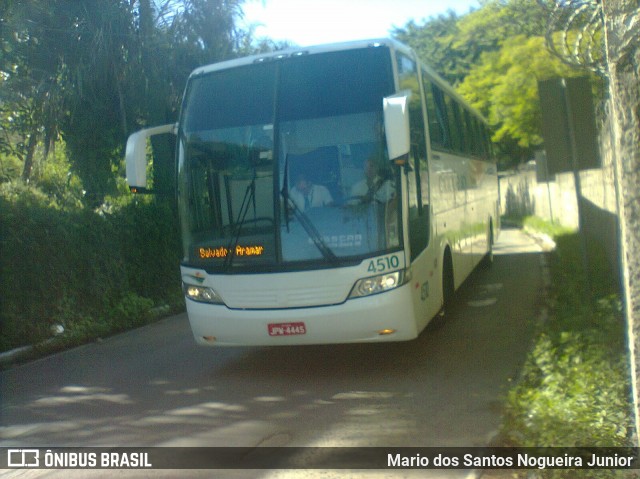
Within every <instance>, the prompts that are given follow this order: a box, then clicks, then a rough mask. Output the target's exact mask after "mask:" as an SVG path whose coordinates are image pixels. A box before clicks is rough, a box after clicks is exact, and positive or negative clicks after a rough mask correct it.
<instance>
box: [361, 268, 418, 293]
mask: <svg viewBox="0 0 640 479" xmlns="http://www.w3.org/2000/svg"><path fill="white" fill-rule="evenodd" d="M408 280H409V274H408V273H407V271H404V270H401V271H394V272H393V273H386V274H381V275H378V276H371V277H370V278H363V279H359V280H358V281H357V282H356V284H355V285H354V286H353V289H352V290H351V294H350V295H349V298H361V297H363V296H369V295H372V294H378V293H383V292H385V291H389V290H391V289H395V288H397V287H399V286H402V285H403V284H405V283H406V282H407V281H408Z"/></svg>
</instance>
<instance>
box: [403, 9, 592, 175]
mask: <svg viewBox="0 0 640 479" xmlns="http://www.w3.org/2000/svg"><path fill="white" fill-rule="evenodd" d="M545 3H550V2H544V1H540V2H533V1H531V0H508V1H504V0H489V1H483V2H481V7H480V8H479V9H478V10H475V11H472V12H470V13H468V14H467V15H463V16H460V17H458V16H456V15H455V14H454V13H453V12H450V13H449V14H448V15H441V16H438V17H433V18H430V19H429V20H427V21H426V22H425V23H424V24H423V25H416V24H415V23H414V22H410V23H409V24H407V25H406V26H405V27H404V28H402V29H396V30H395V31H394V36H396V38H398V39H399V40H401V41H403V42H405V43H407V44H408V45H410V46H411V47H412V48H414V49H415V50H416V52H417V53H418V55H419V56H420V57H421V58H422V59H423V60H424V61H426V62H427V63H428V64H429V65H431V67H432V68H434V69H435V70H436V71H437V72H438V73H439V74H440V75H441V76H442V77H443V78H445V79H446V80H447V81H449V82H450V83H452V84H453V85H454V86H456V88H457V90H458V92H459V93H460V94H461V95H462V96H463V97H465V99H467V100H468V101H469V102H470V103H471V104H472V105H473V106H474V107H475V108H476V109H478V110H479V111H480V112H481V113H482V114H483V115H484V116H485V117H486V118H487V119H488V121H489V123H490V124H491V126H492V127H493V129H494V134H493V140H494V141H495V142H496V143H497V144H498V155H499V161H500V166H501V168H504V169H506V168H509V167H512V166H515V165H516V164H518V163H522V162H524V161H526V160H527V159H529V158H530V157H531V155H532V152H533V151H534V150H535V149H537V148H540V146H541V144H542V136H541V133H540V119H541V115H540V107H539V99H538V88H537V81H538V80H544V79H547V78H550V77H559V76H560V77H569V76H576V75H580V74H582V75H584V74H585V70H576V69H572V68H570V67H568V66H567V65H565V64H563V63H562V62H561V61H560V60H559V59H558V58H557V57H556V56H554V55H552V54H551V53H550V52H549V51H548V49H547V48H546V45H545V39H544V37H543V35H544V33H545V31H546V28H547V21H548V9H547V8H546V7H545Z"/></svg>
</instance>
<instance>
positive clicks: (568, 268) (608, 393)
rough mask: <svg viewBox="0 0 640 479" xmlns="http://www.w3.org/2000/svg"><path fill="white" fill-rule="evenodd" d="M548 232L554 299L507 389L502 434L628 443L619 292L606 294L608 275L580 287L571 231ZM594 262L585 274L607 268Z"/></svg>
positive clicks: (529, 442) (554, 441)
mask: <svg viewBox="0 0 640 479" xmlns="http://www.w3.org/2000/svg"><path fill="white" fill-rule="evenodd" d="M555 240H556V243H557V250H556V252H555V253H554V254H553V256H552V258H551V276H552V297H553V298H554V303H553V304H554V306H553V308H552V309H551V311H550V314H549V318H548V320H547V321H546V322H545V323H544V324H542V325H541V326H540V328H541V330H540V332H539V335H538V337H537V340H536V342H535V345H534V348H533V350H532V351H531V353H530V355H529V358H528V360H527V362H526V364H525V367H524V370H523V372H522V374H521V379H520V381H519V382H518V384H517V385H516V387H515V388H513V389H512V390H511V391H510V392H509V393H508V397H507V403H508V410H507V416H506V422H505V428H504V429H505V430H504V435H505V438H506V442H507V443H509V444H512V445H517V446H524V447H528V446H531V447H536V446H541V447H545V446H568V447H570V446H594V447H597V446H603V447H604V446H630V431H631V430H632V413H631V405H630V387H631V386H630V372H629V368H628V365H629V358H628V356H627V347H626V335H625V325H624V324H625V323H624V318H623V315H622V311H621V304H620V300H619V299H618V297H617V296H616V295H611V294H610V288H611V287H610V283H611V282H610V278H609V281H607V278H601V279H600V280H596V281H592V284H593V285H594V287H593V290H592V292H591V294H586V293H585V289H584V286H585V282H586V278H585V274H584V272H583V271H582V270H581V262H580V258H579V255H580V253H579V247H578V238H577V235H576V234H573V235H563V236H558V237H556V238H555ZM601 266H603V268H600V267H598V266H597V265H595V266H594V268H593V270H592V271H591V272H590V273H589V274H590V275H591V276H594V275H597V274H598V272H602V271H606V268H604V265H601ZM600 274H601V275H602V273H600ZM584 472H585V475H584V476H581V477H614V476H612V475H611V472H606V471H584ZM545 473H546V474H548V475H547V476H544V477H573V476H572V474H574V472H573V471H546V472H545ZM587 473H588V474H591V475H586V474H587Z"/></svg>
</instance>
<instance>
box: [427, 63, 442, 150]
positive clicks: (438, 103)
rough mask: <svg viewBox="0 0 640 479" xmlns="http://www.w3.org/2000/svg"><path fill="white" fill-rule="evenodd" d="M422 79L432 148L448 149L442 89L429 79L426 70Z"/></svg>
mask: <svg viewBox="0 0 640 479" xmlns="http://www.w3.org/2000/svg"><path fill="white" fill-rule="evenodd" d="M422 81H423V83H422V84H423V87H424V97H425V100H426V103H427V120H428V122H429V139H430V142H431V148H433V149H435V150H443V149H448V148H449V146H448V145H449V140H448V133H447V130H448V127H447V117H446V110H445V106H444V97H443V95H442V91H440V89H439V88H438V87H436V85H434V84H433V83H431V82H429V81H428V80H427V78H426V75H425V73H424V71H423V75H422Z"/></svg>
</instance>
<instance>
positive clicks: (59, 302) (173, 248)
mask: <svg viewBox="0 0 640 479" xmlns="http://www.w3.org/2000/svg"><path fill="white" fill-rule="evenodd" d="M18 185H19V184H18ZM0 193H1V194H0V230H1V231H3V235H2V237H1V238H0V249H1V250H2V251H3V255H2V256H1V257H0V275H2V277H1V278H0V297H2V298H3V301H2V304H0V323H1V324H2V329H3V332H2V335H0V350H4V349H10V348H13V347H17V346H21V345H23V344H30V343H33V342H38V341H40V340H42V339H44V338H45V337H48V336H49V335H50V328H51V326H52V325H54V324H62V325H63V326H64V327H65V331H66V332H67V333H68V334H69V335H70V336H76V337H84V335H86V334H94V333H95V334H103V333H104V332H105V331H111V332H113V331H117V330H122V329H125V328H126V327H133V326H136V325H139V324H141V322H144V321H146V320H147V319H148V318H149V315H148V311H149V309H150V308H151V306H152V305H153V304H165V303H166V301H167V298H171V299H173V300H175V299H176V298H179V296H180V293H179V290H180V279H179V268H178V263H179V257H180V256H179V255H180V246H179V244H180V243H179V238H178V231H179V228H178V227H177V225H176V224H175V222H174V220H173V216H172V215H171V214H170V210H169V209H168V208H167V207H166V206H162V205H157V204H155V203H154V202H150V201H149V202H139V203H131V204H129V205H126V206H124V207H120V208H117V209H116V211H114V212H113V213H112V214H104V213H102V214H100V213H96V212H93V211H91V210H87V209H82V208H78V209H66V210H63V209H60V208H59V207H57V205H56V204H52V202H51V199H50V197H48V196H47V195H45V194H43V193H42V192H40V191H38V190H36V189H34V188H31V187H25V186H18V187H14V188H9V187H8V185H6V184H5V185H3V188H2V189H1V190H0ZM4 252H9V254H6V253H4Z"/></svg>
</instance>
